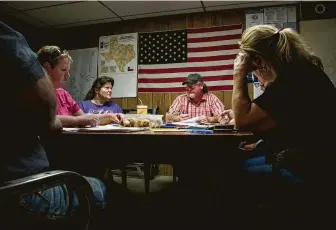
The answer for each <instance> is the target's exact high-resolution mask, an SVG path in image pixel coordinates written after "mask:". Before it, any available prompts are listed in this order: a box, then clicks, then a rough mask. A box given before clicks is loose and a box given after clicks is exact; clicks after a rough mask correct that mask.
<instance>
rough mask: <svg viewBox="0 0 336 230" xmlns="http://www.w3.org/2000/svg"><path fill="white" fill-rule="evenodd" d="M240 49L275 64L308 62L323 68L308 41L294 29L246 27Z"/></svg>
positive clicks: (259, 26) (284, 64) (265, 26)
mask: <svg viewBox="0 0 336 230" xmlns="http://www.w3.org/2000/svg"><path fill="white" fill-rule="evenodd" d="M240 49H241V50H242V51H243V52H245V53H247V54H248V55H261V56H262V57H263V58H264V59H265V60H266V61H269V62H271V63H272V64H273V65H275V66H279V65H281V66H286V65H291V64H295V63H302V62H303V61H304V62H308V63H312V64H314V65H316V66H318V67H319V68H321V69H323V64H322V61H321V59H320V58H319V57H317V56H316V55H314V53H313V52H312V51H311V50H310V47H309V45H308V43H307V42H306V41H305V40H304V39H303V38H302V37H301V36H300V35H299V34H298V33H297V32H296V31H294V30H292V29H290V28H286V29H283V30H278V29H277V28H275V27H274V26H270V25H258V26H253V27H250V28H248V29H246V30H245V31H244V33H243V36H242V40H241V42H240Z"/></svg>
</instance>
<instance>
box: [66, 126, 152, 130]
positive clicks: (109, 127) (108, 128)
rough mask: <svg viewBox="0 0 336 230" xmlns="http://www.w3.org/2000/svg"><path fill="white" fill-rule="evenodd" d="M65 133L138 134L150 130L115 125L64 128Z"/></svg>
mask: <svg viewBox="0 0 336 230" xmlns="http://www.w3.org/2000/svg"><path fill="white" fill-rule="evenodd" d="M63 130H64V131H69V132H74V131H92V132H96V131H113V132H136V131H145V130H149V128H140V127H119V126H114V125H103V126H96V127H87V128H63Z"/></svg>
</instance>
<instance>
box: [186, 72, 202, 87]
mask: <svg viewBox="0 0 336 230" xmlns="http://www.w3.org/2000/svg"><path fill="white" fill-rule="evenodd" d="M197 82H203V78H202V76H201V75H200V74H198V73H192V74H189V75H188V77H187V79H186V80H185V81H184V82H183V83H182V85H185V84H196V83H197Z"/></svg>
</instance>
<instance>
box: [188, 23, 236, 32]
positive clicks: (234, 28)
mask: <svg viewBox="0 0 336 230" xmlns="http://www.w3.org/2000/svg"><path fill="white" fill-rule="evenodd" d="M241 29H242V25H241V24H237V25H228V26H216V27H209V28H197V29H188V34H197V33H209V32H215V31H225V30H241Z"/></svg>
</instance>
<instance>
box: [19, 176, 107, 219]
mask: <svg viewBox="0 0 336 230" xmlns="http://www.w3.org/2000/svg"><path fill="white" fill-rule="evenodd" d="M85 179H86V180H87V181H88V182H89V184H90V186H91V188H92V190H93V193H94V201H95V204H96V205H97V207H98V208H100V209H105V208H106V206H107V189H106V186H105V184H104V183H103V182H102V181H101V180H99V179H97V178H93V177H85ZM20 205H22V206H23V207H24V208H25V209H27V210H28V211H29V212H30V213H34V214H37V215H38V214H39V213H41V212H42V213H45V214H47V215H48V216H49V217H52V216H64V215H66V213H67V210H68V208H69V195H68V191H67V188H66V186H65V185H62V186H56V187H53V188H50V189H47V190H44V191H41V192H39V193H34V194H29V195H25V196H23V197H21V199H20ZM78 206H79V202H78V198H77V196H76V193H74V196H73V207H74V209H75V210H76V208H77V207H78Z"/></svg>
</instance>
